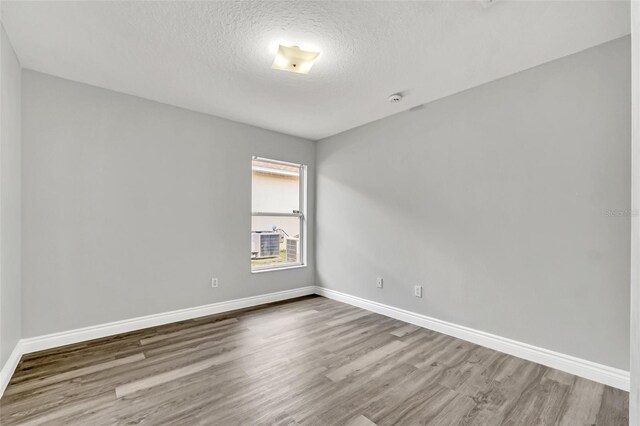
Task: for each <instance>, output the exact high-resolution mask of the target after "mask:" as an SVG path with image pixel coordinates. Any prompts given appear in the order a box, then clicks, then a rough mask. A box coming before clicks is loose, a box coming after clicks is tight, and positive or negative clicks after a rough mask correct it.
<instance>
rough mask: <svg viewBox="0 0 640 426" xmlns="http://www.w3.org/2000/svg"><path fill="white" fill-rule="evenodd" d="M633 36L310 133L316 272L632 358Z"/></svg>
mask: <svg viewBox="0 0 640 426" xmlns="http://www.w3.org/2000/svg"><path fill="white" fill-rule="evenodd" d="M629 45H630V42H629V38H628V37H625V38H622V39H618V40H614V41H612V42H610V43H606V44H604V45H601V46H598V47H595V48H592V49H589V50H586V51H583V52H580V53H578V54H575V55H572V56H568V57H565V58H562V59H559V60H557V61H554V62H550V63H547V64H545V65H542V66H539V67H536V68H533V69H530V70H527V71H524V72H521V73H518V74H515V75H512V76H509V77H507V78H504V79H501V80H497V81H495V82H492V83H489V84H486V85H483V86H480V87H477V88H474V89H471V90H468V91H465V92H462V93H459V94H456V95H453V96H450V97H447V98H444V99H442V100H439V101H436V102H433V103H430V104H427V105H424V106H423V107H421V108H418V109H414V110H413V111H408V112H404V113H401V114H398V115H395V116H392V117H390V118H386V119H383V120H380V121H377V122H374V123H370V124H367V125H365V126H362V127H359V128H356V129H353V130H350V131H347V132H345V133H342V134H339V135H336V136H334V137H330V138H327V139H324V140H322V141H320V142H318V146H317V158H316V164H317V177H316V179H317V181H316V184H317V191H316V195H317V199H316V202H317V211H316V220H317V222H316V241H317V245H316V270H317V279H316V282H317V283H318V284H319V285H322V286H324V287H327V288H330V289H335V290H338V291H342V292H345V293H348V294H352V295H355V296H359V297H364V298H366V299H370V300H374V301H376V302H381V303H385V304H389V305H392V306H395V307H399V308H403V309H407V310H410V311H414V312H418V313H421V314H425V315H428V316H432V317H435V318H438V319H441V320H445V321H450V322H453V323H456V324H461V325H464V326H468V327H472V328H475V329H478V330H482V331H485V332H489V333H494V334H497V335H499V336H504V337H507V338H511V339H515V340H518V341H521V342H526V343H529V344H532V345H535V346H539V347H543V348H547V349H550V350H554V351H558V352H561V353H565V354H569V355H574V356H577V357H580V358H584V359H587V360H590V361H594V362H598V363H602V364H606V365H609V366H612V367H617V368H622V369H628V368H629V270H630V264H629V246H630V221H629V209H630V181H631V175H630V165H631V162H630V147H631V144H630V138H631V135H630V129H631V122H630V104H631V98H630V79H631V76H630V46H629ZM381 102H384V100H381ZM618 215H619V216H618ZM376 276H381V277H384V278H385V282H384V289H378V288H376ZM416 284H421V285H423V287H424V295H423V298H422V299H418V298H415V297H414V296H413V286H414V285H416Z"/></svg>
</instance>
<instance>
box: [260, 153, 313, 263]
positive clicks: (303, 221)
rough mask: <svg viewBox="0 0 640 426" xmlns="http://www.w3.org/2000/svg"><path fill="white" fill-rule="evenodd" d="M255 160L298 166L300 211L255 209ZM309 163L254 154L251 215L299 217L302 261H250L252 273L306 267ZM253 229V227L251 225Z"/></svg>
mask: <svg viewBox="0 0 640 426" xmlns="http://www.w3.org/2000/svg"><path fill="white" fill-rule="evenodd" d="M254 161H264V162H267V163H273V164H282V165H285V166H290V167H297V168H298V173H299V175H298V176H299V177H298V185H299V186H298V197H299V202H298V213H294V212H291V213H285V212H260V211H255V212H254V211H253V162H254ZM306 211H307V165H306V164H300V163H292V162H289V161H282V160H274V159H271V158H266V157H260V156H255V155H254V156H252V157H251V217H252V218H253V217H254V216H271V217H297V218H299V219H300V242H299V244H300V259H299V260H300V261H299V262H295V263H283V264H280V265H278V264H276V265H266V266H259V267H256V268H254V267H253V265H251V262H249V267H250V269H251V273H252V274H256V273H261V272H269V271H279V270H286V269H296V268H304V267H306V266H307V238H306V236H307V217H306ZM249 230H250V231H251V227H249Z"/></svg>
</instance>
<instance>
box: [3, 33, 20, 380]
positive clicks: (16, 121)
mask: <svg viewBox="0 0 640 426" xmlns="http://www.w3.org/2000/svg"><path fill="white" fill-rule="evenodd" d="M20 73H21V70H20V63H19V62H18V58H17V57H16V54H15V53H14V51H13V48H12V47H11V43H10V42H9V38H8V37H7V34H6V33H5V31H4V27H2V25H0V80H1V82H0V368H1V367H2V366H3V365H4V363H5V362H6V361H7V359H8V358H9V355H10V354H11V352H12V351H13V349H14V348H15V345H16V343H17V342H18V340H20V337H21V319H20V318H21V314H20V293H21V291H20V272H21V271H20V268H21V266H20V257H21V253H20V220H21V218H20V208H21V207H20V205H21V202H20Z"/></svg>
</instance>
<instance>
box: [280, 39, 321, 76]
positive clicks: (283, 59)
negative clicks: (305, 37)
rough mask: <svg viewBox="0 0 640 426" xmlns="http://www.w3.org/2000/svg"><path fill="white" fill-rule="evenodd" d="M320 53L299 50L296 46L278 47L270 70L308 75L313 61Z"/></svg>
mask: <svg viewBox="0 0 640 426" xmlns="http://www.w3.org/2000/svg"><path fill="white" fill-rule="evenodd" d="M319 55H320V52H309V51H306V50H302V49H300V48H299V47H298V46H291V47H287V46H283V45H279V46H278V53H276V59H275V60H274V61H273V65H271V68H273V69H274V70H282V71H291V72H295V73H298V74H309V71H311V66H312V65H313V61H315V60H316V59H317V58H318V56H319Z"/></svg>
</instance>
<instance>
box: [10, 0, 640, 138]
mask: <svg viewBox="0 0 640 426" xmlns="http://www.w3.org/2000/svg"><path fill="white" fill-rule="evenodd" d="M2 22H3V24H4V26H5V29H6V31H7V33H8V34H9V38H10V39H11V42H12V44H13V45H14V48H15V50H16V53H17V55H18V57H19V59H20V61H21V63H22V66H23V67H25V68H30V69H33V70H36V71H41V72H45V73H49V74H53V75H56V76H60V77H64V78H67V79H71V80H76V81H80V82H83V83H88V84H92V85H95V86H99V87H104V88H108V89H112V90H116V91H119V92H124V93H128V94H132V95H137V96H141V97H144V98H147V99H152V100H156V101H160V102H165V103H168V104H172V105H177V106H180V107H184V108H188V109H192V110H196V111H201V112H206V113H209V114H213V115H217V116H221V117H225V118H229V119H232V120H237V121H241V122H245V123H249V124H253V125H255V126H259V127H264V128H267V129H273V130H278V131H281V132H284V133H289V134H293V135H297V136H302V137H306V138H309V139H320V138H323V137H326V136H329V135H332V134H335V133H338V132H341V131H344V130H347V129H350V128H352V127H356V126H359V125H362V124H364V123H367V122H370V121H373V120H376V119H379V118H382V117H385V116H388V115H391V114H395V113H397V112H400V111H402V110H406V109H408V108H411V107H414V106H417V105H420V104H424V103H426V102H429V101H432V100H435V99H438V98H441V97H444V96H447V95H450V94H452V93H455V92H459V91H461V90H464V89H467V88H470V87H473V86H476V85H479V84H482V83H485V82H488V81H491V80H495V79H497V78H500V77H504V76H506V75H509V74H512V73H514V72H518V71H521V70H524V69H527V68H530V67H532V66H535V65H538V64H541V63H544V62H547V61H550V60H553V59H556V58H559V57H562V56H565V55H568V54H571V53H574V52H577V51H579V50H582V49H585V48H588V47H591V46H594V45H597V44H600V43H603V42H606V41H608V40H612V39H615V38H618V37H621V36H623V35H626V34H628V33H629V3H628V2H626V1H624V2H623V1H620V2H616V1H569V2H557V1H552V2H539V1H532V2H524V1H520V2H514V1H506V0H503V1H501V2H497V3H496V4H494V5H493V6H491V7H489V8H483V7H482V5H481V4H480V2H477V1H469V2H467V1H441V2H435V1H430V2H427V1H425V2H408V1H407V2H312V1H294V2H263V1H260V2H257V1H256V2H252V1H245V2H219V1H218V2H150V1H126V2H117V1H115V2H114V1H107V2H66V1H65V2H62V1H60V2H57V1H45V2H31V1H26V2H17V1H4V2H3V3H2ZM278 42H290V43H296V44H298V45H300V46H301V47H303V48H305V47H317V48H319V49H320V50H321V52H322V54H321V56H320V58H319V59H318V60H317V62H316V63H315V64H314V66H313V70H312V71H311V74H309V75H306V76H305V75H299V74H294V73H288V72H282V71H275V70H272V69H271V64H272V62H273V58H274V56H275V51H276V48H277V43H278ZM394 92H402V93H403V94H404V95H405V99H404V100H403V102H401V103H399V104H389V103H388V102H387V100H386V99H387V97H388V95H390V94H392V93H394Z"/></svg>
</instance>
